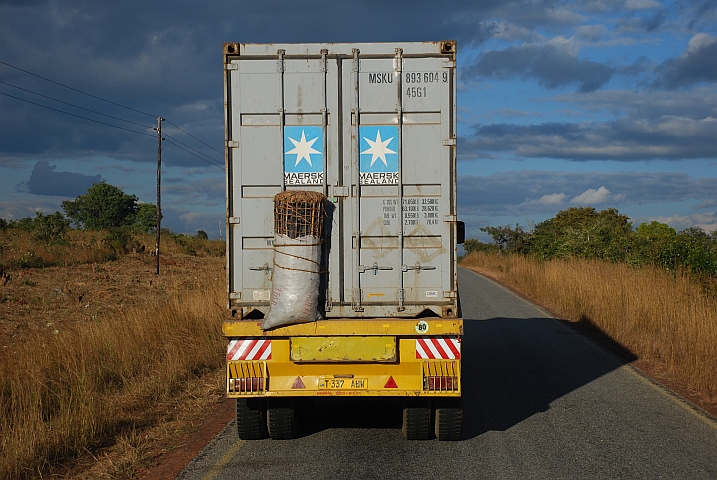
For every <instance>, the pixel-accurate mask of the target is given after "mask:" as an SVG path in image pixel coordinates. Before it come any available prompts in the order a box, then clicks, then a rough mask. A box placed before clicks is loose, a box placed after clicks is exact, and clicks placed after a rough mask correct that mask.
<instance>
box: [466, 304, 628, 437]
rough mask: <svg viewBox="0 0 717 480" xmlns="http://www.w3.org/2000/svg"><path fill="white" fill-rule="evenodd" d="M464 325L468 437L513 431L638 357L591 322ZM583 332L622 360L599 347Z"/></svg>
mask: <svg viewBox="0 0 717 480" xmlns="http://www.w3.org/2000/svg"><path fill="white" fill-rule="evenodd" d="M464 325H465V334H464V337H463V345H464V347H466V348H464V349H463V351H462V355H463V372H462V374H463V375H462V377H463V389H464V390H463V412H464V423H463V432H464V434H463V438H464V439H468V438H472V437H476V436H478V435H481V434H482V433H485V432H487V431H504V430H507V429H509V428H511V427H512V426H514V425H516V424H518V423H520V422H522V421H524V420H525V419H527V418H530V417H531V416H533V415H535V414H536V413H540V412H545V411H547V410H548V409H550V405H551V403H552V402H554V401H555V400H557V399H559V398H561V397H563V396H564V395H566V394H568V393H570V392H572V391H574V390H577V389H579V388H580V387H582V386H584V385H587V384H589V383H590V382H592V381H594V380H596V379H598V378H600V377H602V376H603V375H605V374H607V373H609V372H611V371H613V370H615V369H617V368H619V367H620V366H622V365H624V364H625V363H629V362H631V361H634V360H636V359H637V357H635V355H634V354H633V353H631V352H630V351H628V350H626V349H625V348H623V347H622V346H621V345H619V344H617V343H615V342H614V341H613V340H611V339H610V338H609V337H607V336H606V335H604V334H603V333H602V332H601V331H600V330H599V329H597V327H594V326H593V325H592V323H591V322H590V321H589V319H583V320H581V322H579V323H577V324H572V323H570V322H567V321H563V320H558V319H554V318H503V317H497V318H490V319H486V320H471V319H468V318H466V319H465V323H464ZM583 333H584V334H586V335H588V336H589V337H590V339H591V340H593V341H595V342H596V343H598V344H599V345H601V346H602V347H605V348H606V349H608V350H610V351H612V352H613V353H616V354H617V356H615V355H606V354H605V352H603V351H602V350H601V349H599V348H595V345H594V344H593V343H591V342H590V341H589V340H588V339H587V338H586V337H585V336H584V335H583Z"/></svg>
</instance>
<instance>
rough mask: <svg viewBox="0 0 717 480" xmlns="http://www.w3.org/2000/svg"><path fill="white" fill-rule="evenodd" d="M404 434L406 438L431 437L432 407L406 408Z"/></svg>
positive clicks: (404, 412)
mask: <svg viewBox="0 0 717 480" xmlns="http://www.w3.org/2000/svg"><path fill="white" fill-rule="evenodd" d="M402 430H403V436H404V437H406V440H428V439H430V438H431V409H430V408H423V407H417V408H404V409H403V429H402Z"/></svg>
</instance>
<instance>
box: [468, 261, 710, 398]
mask: <svg viewBox="0 0 717 480" xmlns="http://www.w3.org/2000/svg"><path fill="white" fill-rule="evenodd" d="M461 266H464V267H468V268H471V269H474V270H476V271H478V272H481V273H485V274H487V275H489V276H491V277H493V278H496V279H497V280H499V281H500V282H502V283H504V284H506V285H508V286H510V287H512V288H514V289H515V290H517V291H518V292H520V293H522V294H524V295H525V296H526V297H528V298H530V299H532V300H534V301H536V302H537V303H539V304H541V305H544V306H545V307H546V308H548V309H550V310H552V311H553V312H555V313H556V314H557V315H559V316H561V317H563V318H566V319H568V320H571V321H580V320H589V321H590V322H591V323H593V324H594V325H596V326H597V327H598V328H600V329H601V330H602V331H603V332H604V333H605V334H607V335H609V336H610V337H611V338H612V339H614V340H615V341H617V342H619V343H620V344H621V345H623V346H624V347H626V348H627V349H629V350H630V351H631V352H632V353H634V354H635V355H636V356H637V357H638V358H639V359H640V361H641V362H645V363H646V364H648V365H650V366H651V368H652V369H654V371H656V372H657V373H658V374H659V375H660V376H662V377H664V378H666V379H669V380H672V381H674V382H676V383H677V384H679V385H683V386H685V387H686V388H687V389H688V391H689V392H690V393H691V394H693V395H695V396H696V397H697V398H699V399H701V400H704V401H707V402H709V403H714V402H716V401H717V300H716V299H715V298H714V297H710V296H707V295H705V294H704V293H703V286H702V285H700V284H699V283H698V282H695V281H694V280H693V279H691V278H690V277H689V276H687V275H680V274H678V275H672V274H671V273H668V272H665V271H662V270H659V269H656V268H652V267H643V268H632V267H630V266H627V265H624V264H612V263H606V262H600V261H587V260H578V259H575V260H552V261H546V262H539V261H536V260H533V259H531V258H528V257H523V256H519V255H488V254H473V255H471V256H469V257H467V258H466V259H464V260H463V262H462V263H461Z"/></svg>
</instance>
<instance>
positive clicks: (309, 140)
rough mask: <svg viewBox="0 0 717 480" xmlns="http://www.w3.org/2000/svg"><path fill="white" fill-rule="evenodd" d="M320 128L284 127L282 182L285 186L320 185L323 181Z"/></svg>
mask: <svg viewBox="0 0 717 480" xmlns="http://www.w3.org/2000/svg"><path fill="white" fill-rule="evenodd" d="M323 148H324V130H323V128H322V127H303V126H291V127H284V180H285V183H286V184H287V185H320V184H322V183H323V179H324V152H323Z"/></svg>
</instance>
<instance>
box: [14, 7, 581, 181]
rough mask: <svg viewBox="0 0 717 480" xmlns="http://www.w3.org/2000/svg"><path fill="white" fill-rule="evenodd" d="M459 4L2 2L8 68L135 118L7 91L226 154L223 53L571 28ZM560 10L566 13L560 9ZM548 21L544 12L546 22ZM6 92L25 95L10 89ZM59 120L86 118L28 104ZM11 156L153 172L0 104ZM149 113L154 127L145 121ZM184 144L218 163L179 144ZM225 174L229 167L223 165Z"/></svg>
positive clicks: (468, 40) (176, 159)
mask: <svg viewBox="0 0 717 480" xmlns="http://www.w3.org/2000/svg"><path fill="white" fill-rule="evenodd" d="M522 3H523V2H520V1H501V0H489V1H482V2H472V1H469V0H457V1H454V2H452V3H451V5H450V8H442V7H441V6H440V5H439V4H436V3H435V2H432V1H408V0H402V1H397V2H384V1H379V0H366V1H363V2H359V3H354V2H334V1H329V0H320V1H316V2H311V3H307V2H286V1H279V0H270V1H263V2H241V3H237V2H233V1H228V0H225V1H218V2H210V3H206V4H201V5H200V4H190V3H186V2H180V3H176V4H172V6H171V10H168V7H167V6H166V5H164V4H161V3H157V2H144V1H127V2H119V3H116V2H115V3H103V2H92V1H89V0H75V1H67V2H58V3H56V2H49V1H48V2H35V3H27V2H0V44H1V45H3V54H2V55H0V57H1V58H0V60H3V61H6V62H8V63H10V64H13V65H16V66H18V67H20V68H22V69H25V70H28V71H30V72H35V73H38V74H41V75H43V76H46V77H48V78H51V79H53V80H55V81H58V82H61V83H63V84H66V85H70V86H72V87H73V88H77V89H79V90H82V91H85V92H90V93H92V94H94V95H98V96H100V97H103V98H107V99H110V100H112V101H113V102H116V103H119V104H121V105H124V106H128V107H130V108H132V109H134V110H128V109H124V108H121V107H118V106H117V105H111V104H108V103H105V102H101V101H99V100H97V99H92V98H89V97H87V96H84V95H82V94H80V93H78V92H75V91H71V90H68V89H65V88H62V87H61V86H58V85H55V84H52V83H48V82H45V81H42V80H40V79H38V78H37V77H33V76H30V75H27V74H26V73H23V72H20V71H18V70H15V69H12V68H10V67H7V66H4V65H0V79H2V80H3V81H7V82H10V83H13V84H16V85H18V86H21V87H23V88H26V89H30V90H33V91H37V92H39V93H42V94H44V95H48V96H51V97H54V98H58V99H61V100H63V101H67V102H71V103H76V104H79V105H82V106H85V107H87V108H92V109H94V110H98V111H101V112H103V113H107V114H110V115H113V116H117V117H120V118H123V119H126V120H129V121H132V122H137V123H140V124H142V125H143V126H137V125H130V124H126V123H122V122H119V121H116V120H107V119H106V118H103V117H97V116H94V115H89V116H91V117H92V118H95V119H98V120H102V121H107V122H108V123H113V124H116V125H118V126H123V127H127V128H131V129H133V130H138V131H139V132H141V133H148V132H149V133H151V130H149V129H150V128H151V127H153V126H154V125H155V123H156V116H158V115H161V116H163V117H164V118H167V119H169V120H170V121H172V122H174V123H176V124H178V125H180V126H181V127H182V128H183V129H185V130H187V131H189V132H191V133H192V134H193V135H194V136H196V137H198V138H200V139H202V140H203V141H205V142H207V143H209V144H210V145H212V146H214V147H215V148H217V149H219V150H223V136H224V129H223V123H224V115H223V94H222V70H221V58H222V57H221V45H222V43H223V42H227V41H239V42H245V43H266V42H342V41H343V42H360V41H371V42H377V41H379V42H380V41H425V40H441V39H457V40H458V41H459V45H466V44H480V43H482V42H484V41H486V40H487V39H489V38H491V36H492V35H493V34H494V32H495V29H496V28H497V25H498V24H497V22H496V21H495V20H494V19H493V18H492V17H493V16H495V15H498V14H500V15H501V20H502V21H504V22H510V21H511V18H513V19H515V21H516V22H522V23H525V22H527V19H526V18H524V16H525V15H527V14H528V13H527V12H526V9H527V10H530V11H533V12H534V13H535V15H534V16H533V24H534V25H536V24H540V22H556V21H559V19H562V20H561V21H567V20H566V19H568V18H569V17H570V15H569V14H568V13H569V12H568V13H565V9H564V8H563V9H561V8H558V7H556V6H555V5H554V3H555V2H552V1H539V2H532V3H531V5H530V6H529V7H526V9H521V8H518V6H520V5H521V4H522ZM557 5H559V3H558V4H557ZM538 12H542V13H541V14H540V15H538ZM0 92H4V93H10V94H16V93H17V92H13V91H12V89H11V88H10V87H7V86H2V85H0ZM18 96H20V97H22V98H25V99H27V100H31V101H37V102H38V103H43V104H46V105H48V106H51V107H53V108H60V109H62V110H66V111H70V112H72V113H75V114H78V113H82V114H83V115H85V113H83V112H81V111H77V110H75V109H72V108H71V107H68V106H61V105H58V104H55V103H53V102H52V101H50V100H47V99H39V98H37V97H35V96H33V95H32V94H30V93H22V94H21V95H18ZM0 109H2V111H3V112H7V114H4V115H2V117H0V154H8V153H12V154H15V155H23V154H24V155H37V154H48V153H53V152H61V153H62V154H64V155H77V156H89V155H97V154H104V155H111V156H113V157H115V158H118V159H128V160H133V161H136V162H148V163H149V162H153V158H154V155H153V153H152V150H153V147H152V143H153V141H152V138H151V137H144V136H142V135H139V134H136V133H130V132H126V131H122V130H117V129H113V128H110V127H106V126H101V125H98V124H96V123H92V122H89V121H87V120H81V119H78V118H73V117H69V116H64V115H62V114H60V113H57V112H53V111H49V110H46V109H43V108H41V107H38V106H34V105H30V104H27V103H23V102H22V101H19V100H15V99H11V98H8V97H0ZM135 110H138V111H140V112H145V113H148V114H149V115H145V114H144V113H140V112H138V111H135ZM178 135H179V136H178V137H177V138H178V139H180V140H183V141H185V142H187V143H191V144H192V145H193V146H194V147H196V148H198V149H199V150H201V151H203V152H206V153H208V154H210V155H213V153H212V151H211V150H206V149H205V147H204V146H202V145H199V144H197V143H195V142H194V141H193V140H192V139H191V138H189V137H187V136H185V135H184V134H183V133H179V132H178ZM172 148H173V147H171V146H170V147H168V152H171V155H169V157H168V158H167V162H168V163H167V164H168V165H170V166H171V165H179V166H191V165H193V166H201V167H203V168H209V169H211V168H212V167H210V166H209V165H207V164H206V163H203V162H202V160H199V159H198V158H196V157H194V156H192V155H190V154H188V153H186V152H183V151H181V150H179V149H174V150H172ZM221 163H223V162H221Z"/></svg>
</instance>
